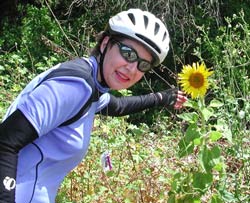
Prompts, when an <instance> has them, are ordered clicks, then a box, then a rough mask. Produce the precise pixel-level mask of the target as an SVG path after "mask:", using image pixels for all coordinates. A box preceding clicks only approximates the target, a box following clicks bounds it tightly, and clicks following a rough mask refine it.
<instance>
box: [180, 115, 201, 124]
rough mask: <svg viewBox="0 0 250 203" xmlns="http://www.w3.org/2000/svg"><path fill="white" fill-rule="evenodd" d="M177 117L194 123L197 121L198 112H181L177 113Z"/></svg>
mask: <svg viewBox="0 0 250 203" xmlns="http://www.w3.org/2000/svg"><path fill="white" fill-rule="evenodd" d="M177 116H178V117H179V118H181V119H183V120H184V121H187V122H189V123H196V122H197V121H198V118H199V116H198V114H197V113H196V112H191V113H182V114H179V115H177Z"/></svg>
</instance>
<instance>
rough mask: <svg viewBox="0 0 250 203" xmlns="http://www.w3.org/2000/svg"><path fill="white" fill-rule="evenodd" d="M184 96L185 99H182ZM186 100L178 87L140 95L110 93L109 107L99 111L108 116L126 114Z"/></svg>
mask: <svg viewBox="0 0 250 203" xmlns="http://www.w3.org/2000/svg"><path fill="white" fill-rule="evenodd" d="M182 97H183V99H182ZM185 101H186V97H184V96H183V95H182V92H180V91H178V89H177V88H174V89H168V90H165V91H162V92H157V93H151V94H147V95H140V96H128V97H115V96H112V95H110V102H109V104H108V106H107V107H105V108H104V109H102V110H101V111H100V112H99V113H100V114H103V115H108V116H124V115H128V114H132V113H137V112H140V111H143V110H145V109H147V108H152V107H156V106H165V107H167V108H168V107H169V108H171V107H177V106H176V104H178V107H177V108H179V107H180V106H182V105H181V103H183V102H185Z"/></svg>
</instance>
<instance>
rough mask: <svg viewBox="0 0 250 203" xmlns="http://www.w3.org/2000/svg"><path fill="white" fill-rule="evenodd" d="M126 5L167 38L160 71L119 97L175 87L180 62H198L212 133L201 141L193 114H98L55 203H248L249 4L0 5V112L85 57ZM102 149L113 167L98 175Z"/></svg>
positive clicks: (87, 1)
mask: <svg viewBox="0 0 250 203" xmlns="http://www.w3.org/2000/svg"><path fill="white" fill-rule="evenodd" d="M130 7H139V8H141V9H146V10H149V11H151V12H153V13H154V14H156V15H157V16H158V17H160V18H161V19H162V20H163V21H165V22H166V24H167V25H168V29H169V32H170V36H171V40H172V41H171V51H170V53H169V55H168V57H167V59H166V60H165V62H164V66H162V67H160V68H158V69H156V70H154V72H152V73H149V74H147V75H146V76H145V78H144V80H143V81H141V83H140V84H138V85H136V86H135V87H133V88H131V89H130V90H129V91H123V92H122V93H123V94H127V95H128V94H142V93H147V92H151V91H158V90H161V89H165V88H168V87H169V86H171V85H175V86H177V84H176V78H177V73H178V72H179V71H180V70H181V68H182V65H183V64H192V63H193V62H197V61H204V62H205V63H206V65H207V66H208V67H209V68H211V69H213V70H214V75H213V80H212V86H211V89H210V91H209V93H208V94H207V96H206V104H207V105H208V108H210V110H209V111H208V112H212V114H209V115H208V116H207V117H206V118H207V119H206V125H207V126H208V127H209V129H212V131H211V132H212V133H210V134H209V138H207V139H204V140H206V142H205V144H204V142H202V143H203V144H201V142H199V140H200V139H197V138H200V137H197V129H196V128H192V126H193V125H192V123H194V121H198V120H194V119H197V118H194V117H192V115H194V114H193V113H194V110H193V109H192V108H185V109H184V110H182V111H179V112H174V111H167V110H166V109H154V110H148V111H146V112H144V114H143V113H140V114H134V115H131V116H128V117H122V118H106V117H105V118H104V117H101V118H99V117H98V118H97V119H96V121H95V127H94V131H93V136H92V142H91V146H90V150H89V153H88V155H87V157H86V159H85V160H84V161H83V162H82V163H81V164H80V166H79V167H78V168H77V169H75V170H74V171H72V172H71V174H69V176H68V177H67V178H66V179H65V181H64V183H63V184H62V187H61V189H60V191H59V194H58V197H57V202H60V203H75V202H105V203H108V202H126V203H127V202H145V203H146V202H169V203H173V202H174V203H177V202H178V203H184V202H187V203H192V202H197V203H198V202H212V203H219V202H250V178H249V177H250V176H249V174H250V164H249V163H250V162H249V161H250V102H249V100H250V94H249V92H250V79H249V75H250V25H249V23H250V1H248V0H237V1H236V0H227V1H226V0H225V1H223V0H220V1H219V0H214V1H211V0H202V1H196V0H192V1H190V0H181V1H180V0H177V1H170V0H159V1H154V0H129V1H124V0H118V1H113V0H99V1H97V0H74V1H73V0H54V1H39V0H36V1H28V0H26V1H24V0H23V1H21V0H20V1H6V2H4V3H2V2H1V5H0V8H1V15H0V17H1V21H0V23H1V27H0V85H1V86H0V115H1V116H3V115H4V113H5V111H6V108H7V107H8V106H9V104H10V103H11V102H12V101H13V99H14V98H15V96H16V95H17V94H18V93H19V92H20V91H21V89H22V88H23V87H24V86H25V85H26V84H27V82H28V81H29V80H31V79H32V78H33V77H34V76H35V75H36V74H38V73H40V72H42V71H44V70H46V69H48V68H49V67H51V66H52V65H55V64H57V63H59V62H61V61H64V60H69V59H71V58H74V57H77V56H83V55H87V54H88V52H89V48H90V47H93V46H94V43H95V35H96V34H97V33H98V32H100V31H101V30H103V28H104V27H105V24H106V22H107V20H108V18H109V17H110V16H111V15H114V14H115V13H117V12H119V11H121V10H124V9H127V8H130ZM118 126H119V128H118ZM190 126H191V127H190ZM213 129H216V131H215V130H214V131H213ZM106 150H109V151H110V153H111V157H112V161H113V170H112V171H109V172H107V173H104V172H103V170H102V167H101V165H100V155H101V154H102V153H103V152H104V151H106Z"/></svg>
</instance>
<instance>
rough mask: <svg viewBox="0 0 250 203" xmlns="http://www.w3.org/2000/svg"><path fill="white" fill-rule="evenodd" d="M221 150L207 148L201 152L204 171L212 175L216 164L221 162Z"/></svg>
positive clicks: (216, 147) (200, 156)
mask: <svg viewBox="0 0 250 203" xmlns="http://www.w3.org/2000/svg"><path fill="white" fill-rule="evenodd" d="M220 154H221V153H220V148H219V147H218V146H214V147H213V148H212V149H208V148H207V146H204V148H203V149H202V150H201V151H200V154H199V158H200V163H201V166H202V167H203V169H204V170H205V171H206V172H207V173H210V172H211V170H212V169H213V168H214V167H215V166H216V164H218V163H220V162H221V155H220Z"/></svg>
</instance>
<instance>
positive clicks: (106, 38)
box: [100, 36, 110, 53]
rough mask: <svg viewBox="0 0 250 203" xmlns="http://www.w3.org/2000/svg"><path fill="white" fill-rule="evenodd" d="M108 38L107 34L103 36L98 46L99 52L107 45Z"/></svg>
mask: <svg viewBox="0 0 250 203" xmlns="http://www.w3.org/2000/svg"><path fill="white" fill-rule="evenodd" d="M109 39H110V37H109V36H106V37H104V38H103V40H102V43H101V46H100V51H101V53H103V51H104V49H105V48H106V46H107V45H108V42H109Z"/></svg>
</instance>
